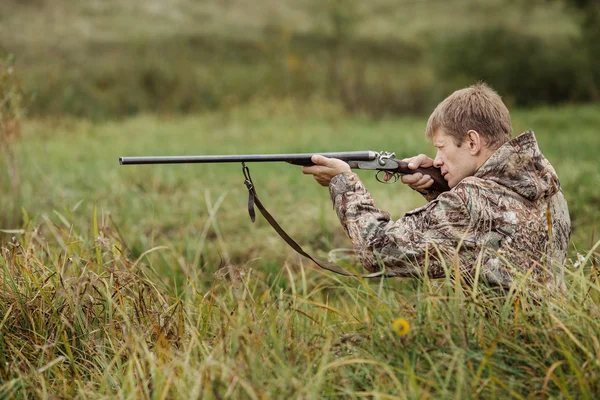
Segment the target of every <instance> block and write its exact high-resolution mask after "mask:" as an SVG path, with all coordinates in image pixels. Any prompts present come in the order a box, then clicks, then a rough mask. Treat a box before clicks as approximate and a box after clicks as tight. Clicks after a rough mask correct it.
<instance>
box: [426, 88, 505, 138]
mask: <svg viewBox="0 0 600 400" xmlns="http://www.w3.org/2000/svg"><path fill="white" fill-rule="evenodd" d="M438 129H443V130H444V132H445V133H446V134H447V135H449V136H452V138H453V139H454V142H455V143H456V145H457V146H460V145H461V144H462V142H463V140H464V138H465V135H466V134H467V132H468V131H469V130H471V129H472V130H475V131H477V132H478V133H480V134H481V135H482V136H483V138H484V140H485V143H486V145H487V146H488V147H489V148H491V149H494V150H495V149H497V148H498V147H500V146H502V145H503V144H504V143H506V142H507V141H509V140H510V138H511V135H512V127H511V122H510V113H509V112H508V109H507V108H506V106H505V105H504V103H503V102H502V99H501V98H500V96H499V95H498V93H496V92H495V91H494V89H492V88H491V87H489V86H488V85H486V84H485V83H483V82H480V83H477V84H475V85H472V86H469V87H468V88H464V89H460V90H457V91H456V92H454V93H452V94H451V95H450V96H448V97H446V99H445V100H444V101H442V102H441V103H440V104H438V106H437V107H436V108H435V110H434V111H433V113H432V114H431V116H430V117H429V120H428V121H427V128H426V131H425V134H426V135H427V137H428V138H430V139H431V138H433V135H434V134H435V132H436V131H437V130H438Z"/></svg>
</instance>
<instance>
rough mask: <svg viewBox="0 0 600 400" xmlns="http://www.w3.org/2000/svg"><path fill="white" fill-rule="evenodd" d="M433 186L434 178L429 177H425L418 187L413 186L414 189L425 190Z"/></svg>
mask: <svg viewBox="0 0 600 400" xmlns="http://www.w3.org/2000/svg"><path fill="white" fill-rule="evenodd" d="M431 185H433V178H432V177H430V176H429V175H425V176H424V177H423V179H422V180H420V181H419V182H418V183H417V184H416V185H411V187H412V188H413V189H417V190H423V189H427V188H428V187H431Z"/></svg>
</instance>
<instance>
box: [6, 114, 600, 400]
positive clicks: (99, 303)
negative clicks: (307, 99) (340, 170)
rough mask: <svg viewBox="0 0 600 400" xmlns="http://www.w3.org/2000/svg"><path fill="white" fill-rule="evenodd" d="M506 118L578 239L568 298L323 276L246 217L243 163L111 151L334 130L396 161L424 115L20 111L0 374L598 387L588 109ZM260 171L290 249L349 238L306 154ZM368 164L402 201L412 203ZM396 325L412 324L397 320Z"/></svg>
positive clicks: (36, 388) (554, 391)
mask: <svg viewBox="0 0 600 400" xmlns="http://www.w3.org/2000/svg"><path fill="white" fill-rule="evenodd" d="M513 114H514V125H515V130H517V131H521V130H524V129H526V128H530V127H533V128H535V129H536V132H537V136H538V139H539V141H540V145H541V148H542V150H543V151H544V153H545V154H546V155H547V157H548V158H549V159H550V160H551V162H552V163H553V164H554V165H555V167H556V169H557V171H558V174H559V176H560V177H561V181H562V184H563V189H564V190H565V193H566V195H567V198H568V201H569V206H570V209H571V213H572V217H573V221H574V229H575V231H574V236H573V239H574V244H575V247H576V248H577V250H578V251H579V253H581V256H579V257H585V260H584V261H583V262H579V263H578V262H577V261H578V255H577V252H576V251H575V247H574V249H573V252H572V257H571V258H572V260H573V262H574V263H575V264H579V268H573V267H569V270H568V273H567V276H568V280H569V285H568V287H569V291H568V294H567V295H566V296H561V295H560V294H558V293H546V292H542V294H541V295H540V297H541V299H542V300H538V299H537V298H536V299H534V298H531V297H530V296H529V295H528V294H526V293H522V291H521V290H520V289H519V287H518V285H517V286H516V287H515V288H514V291H511V292H510V293H508V294H504V295H501V294H499V293H494V292H489V290H487V289H486V288H485V287H484V286H483V285H478V288H477V289H475V290H474V289H470V288H468V287H464V286H463V284H462V283H461V282H459V281H453V280H450V279H448V280H443V281H429V280H424V281H417V280H401V279H390V280H383V281H381V282H362V281H360V280H357V279H348V278H339V277H336V276H332V275H331V274H329V273H326V272H323V271H319V270H317V269H315V267H314V266H312V265H310V264H308V263H307V262H306V261H304V260H300V259H299V257H298V256H297V255H295V254H294V253H293V252H292V250H290V249H288V248H287V246H286V245H285V244H284V243H283V241H281V240H280V239H279V237H278V236H276V234H275V233H274V232H273V231H272V230H271V228H270V227H269V226H268V225H267V224H266V223H265V221H264V220H262V219H261V218H258V220H257V222H256V224H255V225H252V224H251V222H250V221H249V218H248V216H247V213H246V200H247V198H246V196H247V194H246V189H245V187H244V186H243V184H242V174H241V171H240V167H239V166H237V165H218V166H216V165H213V166H209V165H202V166H198V165H196V166H183V165H181V166H142V167H140V166H119V165H118V161H117V159H118V157H119V156H122V155H136V154H155V155H158V154H192V153H213V154H217V153H232V152H241V151H246V152H275V151H281V152H295V151H310V150H314V149H322V150H334V149H339V148H340V144H339V143H340V142H339V140H338V138H339V137H340V135H341V134H343V135H344V143H345V145H344V146H343V147H344V148H343V150H356V149H367V148H375V149H389V150H398V151H399V152H400V154H407V155H409V154H415V153H416V152H420V151H427V150H428V145H427V144H426V142H425V141H424V138H423V136H422V131H423V127H424V124H425V120H424V119H423V118H409V117H405V118H401V119H396V118H387V119H383V120H380V121H379V122H377V123H374V122H373V121H371V120H369V119H367V118H364V117H360V116H357V117H352V118H349V117H347V116H344V114H343V112H342V111H341V110H339V109H336V108H329V107H328V106H327V103H319V104H312V105H311V104H306V103H305V104H302V105H298V104H294V103H281V102H280V103H276V104H272V105H271V106H269V105H266V104H260V105H256V106H253V107H243V108H234V109H232V110H229V111H223V112H214V113H209V114H205V115H201V116H190V117H185V118H184V117H179V118H176V119H170V118H167V119H165V118H158V117H155V116H140V117H137V118H134V119H129V120H126V121H121V122H107V123H102V124H98V123H90V122H86V121H77V120H66V119H60V120H53V119H46V120H31V121H29V122H28V123H27V124H26V125H25V129H24V131H23V134H22V137H21V139H20V141H18V142H17V143H15V144H16V146H15V152H16V154H17V157H16V159H17V160H18V168H19V170H20V172H21V175H22V181H21V186H20V191H21V192H20V193H21V194H20V198H21V199H22V203H21V205H22V207H23V212H22V213H21V214H20V220H21V223H20V224H18V225H16V226H11V227H6V228H10V229H11V230H9V231H5V233H4V235H5V236H4V237H5V240H6V242H5V244H4V245H3V246H2V247H3V250H2V254H1V257H0V268H1V270H2V274H3V275H2V288H1V290H0V296H1V297H2V298H1V299H0V354H1V357H3V359H2V360H0V361H1V362H0V365H2V366H1V367H0V374H1V376H2V378H1V379H2V380H3V383H2V384H1V385H0V387H1V389H0V390H1V391H2V393H3V394H4V395H5V396H7V397H17V398H45V397H47V396H50V395H57V396H63V397H78V398H112V397H115V396H116V397H120V398H127V397H142V398H189V397H194V396H199V395H202V396H204V397H207V398H221V397H225V396H226V395H228V396H229V395H231V396H233V397H243V398H246V397H250V398H269V397H290V396H292V397H305V398H312V397H322V396H345V397H346V396H347V397H355V396H363V397H380V398H386V397H390V396H394V397H400V398H415V397H436V398H437V397H457V396H458V397H492V398H494V397H498V398H504V397H507V396H512V397H527V396H530V397H543V396H547V397H569V396H574V397H582V398H586V397H587V398H591V397H593V394H594V393H595V392H596V391H597V390H598V389H599V388H598V382H599V381H600V380H599V379H598V378H599V377H600V368H599V366H598V363H597V359H598V353H599V350H600V348H599V347H598V333H599V332H600V326H599V325H598V321H600V319H598V315H597V314H598V304H597V302H598V301H599V300H600V286H599V283H598V275H597V274H598V272H597V269H596V268H597V267H596V266H597V262H598V261H597V257H598V253H597V246H598V244H597V243H595V242H594V241H595V240H596V241H597V235H596V233H595V231H594V227H595V226H597V221H598V208H597V204H598V195H599V192H598V188H599V187H600V185H599V182H598V174H597V170H596V168H597V162H596V158H595V149H597V148H598V145H600V143H598V137H597V135H595V131H594V129H595V128H594V127H595V126H597V124H598V123H599V122H600V121H598V118H599V115H600V113H598V108H597V106H588V107H567V108H561V109H539V110H535V111H528V112H519V111H515V112H514V113H513ZM283 137H285V138H292V139H287V140H279V138H283ZM192 147H193V149H192ZM251 169H252V172H253V178H254V181H255V183H256V184H257V185H258V191H259V194H260V195H261V198H262V200H263V201H264V202H265V203H266V204H267V206H268V207H269V209H270V210H271V212H272V213H273V214H274V215H275V216H276V217H277V218H278V219H279V220H280V222H281V223H282V224H283V226H284V227H285V228H286V229H288V230H289V231H290V233H291V234H292V235H293V236H294V237H295V238H296V239H297V240H298V241H299V242H300V243H301V244H302V245H303V246H305V247H307V248H308V249H309V250H310V251H313V252H317V253H319V252H322V251H324V250H330V249H335V248H345V247H348V245H349V243H348V241H347V239H346V238H345V237H344V234H343V231H342V229H340V227H339V223H338V222H337V221H336V217H335V215H334V213H333V212H332V211H331V208H330V207H331V206H330V201H329V199H328V195H327V193H326V190H325V189H323V188H321V187H319V186H318V185H316V183H314V182H313V181H312V179H309V178H308V177H305V176H303V175H302V174H301V172H300V171H299V169H298V167H295V166H291V165H252V166H251ZM361 175H362V176H363V179H364V180H365V182H366V183H367V185H368V187H369V189H370V190H371V191H372V192H373V193H374V196H375V198H376V199H377V202H378V204H379V205H380V206H381V207H383V208H385V209H387V210H389V211H391V212H392V213H393V215H395V216H396V217H399V216H400V215H401V214H402V213H403V212H404V211H406V210H408V209H410V208H413V207H416V206H418V205H420V204H422V202H423V200H422V199H421V198H420V197H419V196H418V195H417V194H415V193H413V192H412V191H410V190H409V189H407V188H406V187H403V186H400V185H398V186H386V185H380V184H377V183H376V182H375V180H374V178H373V176H371V174H369V173H363V172H361ZM13 237H14V238H13ZM228 260H229V262H227V261H228ZM579 261H581V260H579ZM449 268H452V266H451V265H450V266H449ZM397 319H403V320H405V321H400V322H398V323H397V324H396V325H397V327H398V329H400V328H402V327H406V323H408V324H409V325H410V328H409V330H408V334H406V335H398V333H397V332H396V330H395V328H394V321H396V320H397ZM403 329H405V328H403ZM401 332H403V331H401Z"/></svg>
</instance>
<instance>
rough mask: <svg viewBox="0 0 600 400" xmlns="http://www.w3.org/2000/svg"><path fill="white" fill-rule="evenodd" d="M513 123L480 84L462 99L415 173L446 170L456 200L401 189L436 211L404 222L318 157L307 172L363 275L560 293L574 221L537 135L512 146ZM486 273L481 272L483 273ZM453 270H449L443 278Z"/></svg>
mask: <svg viewBox="0 0 600 400" xmlns="http://www.w3.org/2000/svg"><path fill="white" fill-rule="evenodd" d="M511 134H512V128H511V121H510V114H509V112H508V110H507V108H506V106H505V105H504V103H503V102H502V100H501V98H500V96H498V94H497V93H496V92H495V91H494V90H492V89H491V88H490V87H489V86H487V85H485V84H483V83H480V84H477V85H474V86H471V87H468V88H465V89H462V90H458V91H456V92H454V93H453V94H452V95H450V96H449V97H448V98H446V99H445V100H444V101H443V102H441V103H440V104H439V105H438V106H437V108H436V109H435V111H434V112H433V113H432V114H431V116H430V117H429V120H428V122H427V129H426V136H427V137H428V138H430V139H432V140H433V144H434V146H435V147H436V148H437V154H436V157H435V159H434V160H432V159H431V158H429V157H427V156H425V155H423V154H421V155H419V156H416V157H413V158H411V159H409V160H408V161H409V168H412V169H416V168H417V167H429V166H432V165H433V166H434V167H436V168H440V170H441V172H442V174H443V176H444V179H445V180H446V181H447V182H448V185H449V187H450V188H451V189H450V190H449V191H447V192H444V193H435V192H432V191H431V190H428V188H429V187H430V186H431V185H432V183H433V180H432V178H431V177H429V176H428V175H425V176H423V175H421V174H418V173H416V174H413V175H404V176H403V177H402V181H403V182H404V183H406V184H409V185H410V186H411V187H412V188H414V189H416V190H418V191H419V192H421V193H422V194H423V195H424V196H425V198H426V199H427V200H428V201H429V203H427V204H426V205H425V206H423V207H421V208H418V209H416V210H412V211H410V212H408V213H406V214H405V215H404V216H403V217H402V218H401V219H399V220H398V221H392V220H391V219H390V215H389V214H388V213H387V212H384V211H382V210H380V209H378V208H377V207H376V206H375V204H374V202H373V199H372V197H371V195H370V194H369V193H368V192H367V191H366V189H365V187H364V185H363V183H362V182H361V181H360V179H359V177H358V176H357V175H356V174H354V173H353V172H351V170H350V167H349V166H348V164H346V163H345V162H343V161H341V160H337V159H330V158H326V157H323V156H313V159H312V161H313V162H314V163H315V164H316V165H314V166H310V167H303V172H304V173H305V174H312V175H313V176H314V178H315V179H316V180H317V182H319V183H320V184H321V185H323V186H328V187H329V192H330V195H331V199H332V201H333V204H334V208H335V210H336V212H337V215H338V217H339V219H340V222H341V223H342V226H343V227H344V229H345V230H346V233H347V234H348V236H349V238H350V240H351V241H352V244H353V246H354V248H355V249H356V250H357V252H358V254H359V256H360V258H361V262H362V264H363V265H364V267H365V268H366V269H367V270H369V271H371V272H375V271H378V270H380V269H381V267H382V266H384V267H385V268H386V270H387V272H388V273H389V274H393V275H397V276H421V275H423V274H425V273H427V274H428V275H429V276H430V277H433V278H439V277H442V276H444V274H445V271H446V270H450V271H454V268H455V267H456V263H458V268H459V270H460V273H461V276H462V277H463V278H465V279H467V280H470V279H472V278H473V277H474V276H475V275H476V270H477V269H479V276H480V278H481V279H483V280H485V281H487V282H488V283H489V284H491V285H493V286H501V287H504V288H508V287H510V286H511V284H512V282H513V280H514V279H515V278H517V277H519V276H526V277H528V279H529V278H532V279H534V280H535V281H537V282H539V283H541V284H544V285H548V286H550V285H553V286H552V287H556V286H554V285H557V284H558V286H562V279H563V271H562V265H563V263H564V261H565V258H566V255H567V248H568V243H569V238H570V233H571V221H570V218H569V212H568V208H567V203H566V200H565V197H564V195H563V193H562V191H561V188H560V183H559V180H558V177H557V175H556V172H555V171H554V169H553V168H552V166H551V165H550V163H549V162H548V160H547V159H546V158H544V156H543V155H542V154H541V153H540V150H539V148H538V145H537V142H536V139H535V136H534V133H533V132H532V131H527V132H525V133H523V134H521V135H519V136H517V137H516V138H512V139H511ZM478 266H479V268H478ZM445 267H446V268H445Z"/></svg>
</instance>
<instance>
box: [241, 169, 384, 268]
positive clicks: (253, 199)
mask: <svg viewBox="0 0 600 400" xmlns="http://www.w3.org/2000/svg"><path fill="white" fill-rule="evenodd" d="M242 170H243V172H244V178H245V181H244V184H245V185H246V188H248V214H249V215H250V219H251V220H252V222H254V221H255V220H256V213H255V211H254V205H255V204H256V207H258V210H259V211H260V213H261V214H262V216H263V217H265V219H266V220H267V222H268V223H269V225H271V227H273V229H275V232H277V234H279V236H281V238H282V239H283V240H285V242H286V243H287V244H288V245H289V246H290V247H291V248H292V249H294V250H295V251H296V252H297V253H298V254H300V255H302V256H304V257H306V258H308V259H309V260H311V261H312V262H314V263H315V264H316V265H318V266H319V267H321V268H323V269H325V270H327V271H331V272H335V273H336V274H340V275H344V276H356V277H360V278H380V277H389V276H393V275H388V274H386V273H385V270H384V269H382V270H381V271H379V272H374V273H371V274H366V275H361V274H357V273H352V272H350V271H347V270H346V269H344V268H342V267H340V266H339V265H335V264H331V263H328V262H325V261H322V260H318V259H315V258H314V257H312V256H311V255H310V254H308V253H307V252H306V251H304V249H302V247H300V245H299V244H298V243H297V242H296V241H295V240H294V239H292V238H291V237H290V235H288V234H287V232H286V231H285V230H284V229H283V228H282V227H281V226H280V225H279V223H278V222H277V221H276V220H275V218H273V216H272V215H271V214H270V213H269V212H268V211H267V209H266V208H265V206H264V205H263V204H262V202H261V201H260V199H259V198H258V195H257V194H256V187H255V186H254V182H252V177H251V176H250V169H249V168H248V167H247V166H246V164H245V163H243V162H242Z"/></svg>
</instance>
